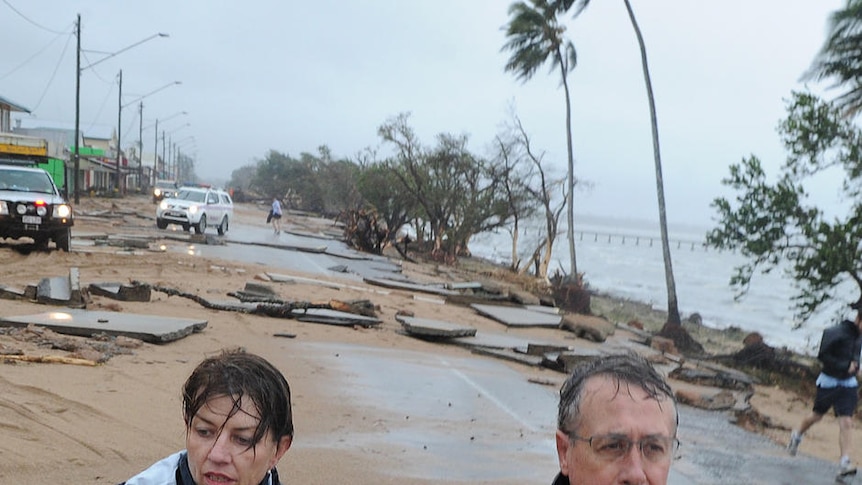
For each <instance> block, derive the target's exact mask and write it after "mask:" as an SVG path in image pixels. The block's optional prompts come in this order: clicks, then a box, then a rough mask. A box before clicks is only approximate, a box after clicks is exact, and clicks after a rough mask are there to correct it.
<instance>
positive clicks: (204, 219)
mask: <svg viewBox="0 0 862 485" xmlns="http://www.w3.org/2000/svg"><path fill="white" fill-rule="evenodd" d="M206 230H207V215H206V214H201V220H200V222H198V223H197V224H196V225H195V231H197V233H198V234H203V233H204V231H206Z"/></svg>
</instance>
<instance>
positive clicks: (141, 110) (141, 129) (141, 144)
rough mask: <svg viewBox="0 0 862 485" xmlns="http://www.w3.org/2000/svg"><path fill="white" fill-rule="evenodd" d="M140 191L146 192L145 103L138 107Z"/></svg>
mask: <svg viewBox="0 0 862 485" xmlns="http://www.w3.org/2000/svg"><path fill="white" fill-rule="evenodd" d="M138 146H139V147H140V151H139V152H138V191H140V192H141V193H143V191H144V102H143V101H141V104H139V105H138Z"/></svg>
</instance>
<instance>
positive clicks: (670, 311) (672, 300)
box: [624, 0, 682, 333]
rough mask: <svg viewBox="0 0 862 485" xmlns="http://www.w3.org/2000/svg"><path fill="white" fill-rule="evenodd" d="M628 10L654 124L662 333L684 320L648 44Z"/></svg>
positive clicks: (625, 0) (628, 6) (676, 326)
mask: <svg viewBox="0 0 862 485" xmlns="http://www.w3.org/2000/svg"><path fill="white" fill-rule="evenodd" d="M624 2H625V4H626V10H628V13H629V19H630V20H631V23H632V28H634V30H635V35H636V36H637V39H638V46H639V47H640V51H641V64H642V65H643V71H644V83H645V84H646V90H647V97H648V98H649V110H650V123H651V124H652V144H653V155H654V157H655V184H656V194H657V196H658V215H659V226H660V227H661V248H662V256H664V276H665V280H666V283H667V322H666V323H665V325H664V327H663V328H662V330H661V331H662V333H664V332H666V331H670V330H672V329H676V328H681V327H682V322H681V320H680V317H679V303H678V302H677V298H676V283H675V282H674V278H673V264H672V263H671V259H670V244H669V241H668V235H667V210H666V208H665V201H664V182H663V180H662V173H661V150H660V149H659V142H658V121H657V117H656V110H655V97H654V96H653V91H652V81H650V75H649V67H648V65H647V55H646V46H645V45H644V40H643V36H642V35H641V31H640V27H638V23H637V20H635V14H634V11H632V6H631V3H630V2H629V0H624Z"/></svg>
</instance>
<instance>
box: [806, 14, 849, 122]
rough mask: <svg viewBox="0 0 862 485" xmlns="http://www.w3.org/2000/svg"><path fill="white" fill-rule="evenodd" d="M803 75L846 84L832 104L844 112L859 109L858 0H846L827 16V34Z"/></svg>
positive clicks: (847, 112)
mask: <svg viewBox="0 0 862 485" xmlns="http://www.w3.org/2000/svg"><path fill="white" fill-rule="evenodd" d="M803 79H809V80H816V81H822V80H824V79H834V80H835V84H834V85H833V87H838V86H845V85H846V86H847V90H846V91H845V92H844V93H843V94H841V95H839V96H838V97H837V98H836V99H835V105H836V106H838V108H839V109H841V111H843V112H844V113H845V114H846V115H847V116H854V115H856V114H857V113H858V112H859V110H860V109H862V1H860V0H849V1H848V2H847V6H846V7H844V9H842V10H836V11H835V12H834V13H833V14H832V15H831V16H830V17H829V35H828V37H827V38H826V42H825V43H824V44H823V47H822V48H821V49H820V52H818V53H817V56H816V57H815V58H814V62H813V63H812V65H811V67H810V68H809V70H808V72H806V73H805V74H804V75H803Z"/></svg>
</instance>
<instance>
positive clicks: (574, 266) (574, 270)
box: [560, 63, 578, 281]
mask: <svg viewBox="0 0 862 485" xmlns="http://www.w3.org/2000/svg"><path fill="white" fill-rule="evenodd" d="M560 69H562V78H563V91H565V93H566V148H567V149H568V155H569V170H568V172H569V173H568V175H567V177H568V186H567V189H568V190H567V191H566V192H567V193H568V196H567V198H566V201H567V203H568V208H567V211H568V212H567V213H568V220H567V222H568V224H566V225H567V226H568V231H567V234H568V237H569V259H570V260H571V265H570V269H571V274H570V275H569V277H570V278H571V280H572V281H578V262H577V258H576V257H575V200H574V197H575V154H574V148H572V101H571V98H570V96H569V83H568V82H566V70H565V67H564V64H563V63H560Z"/></svg>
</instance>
